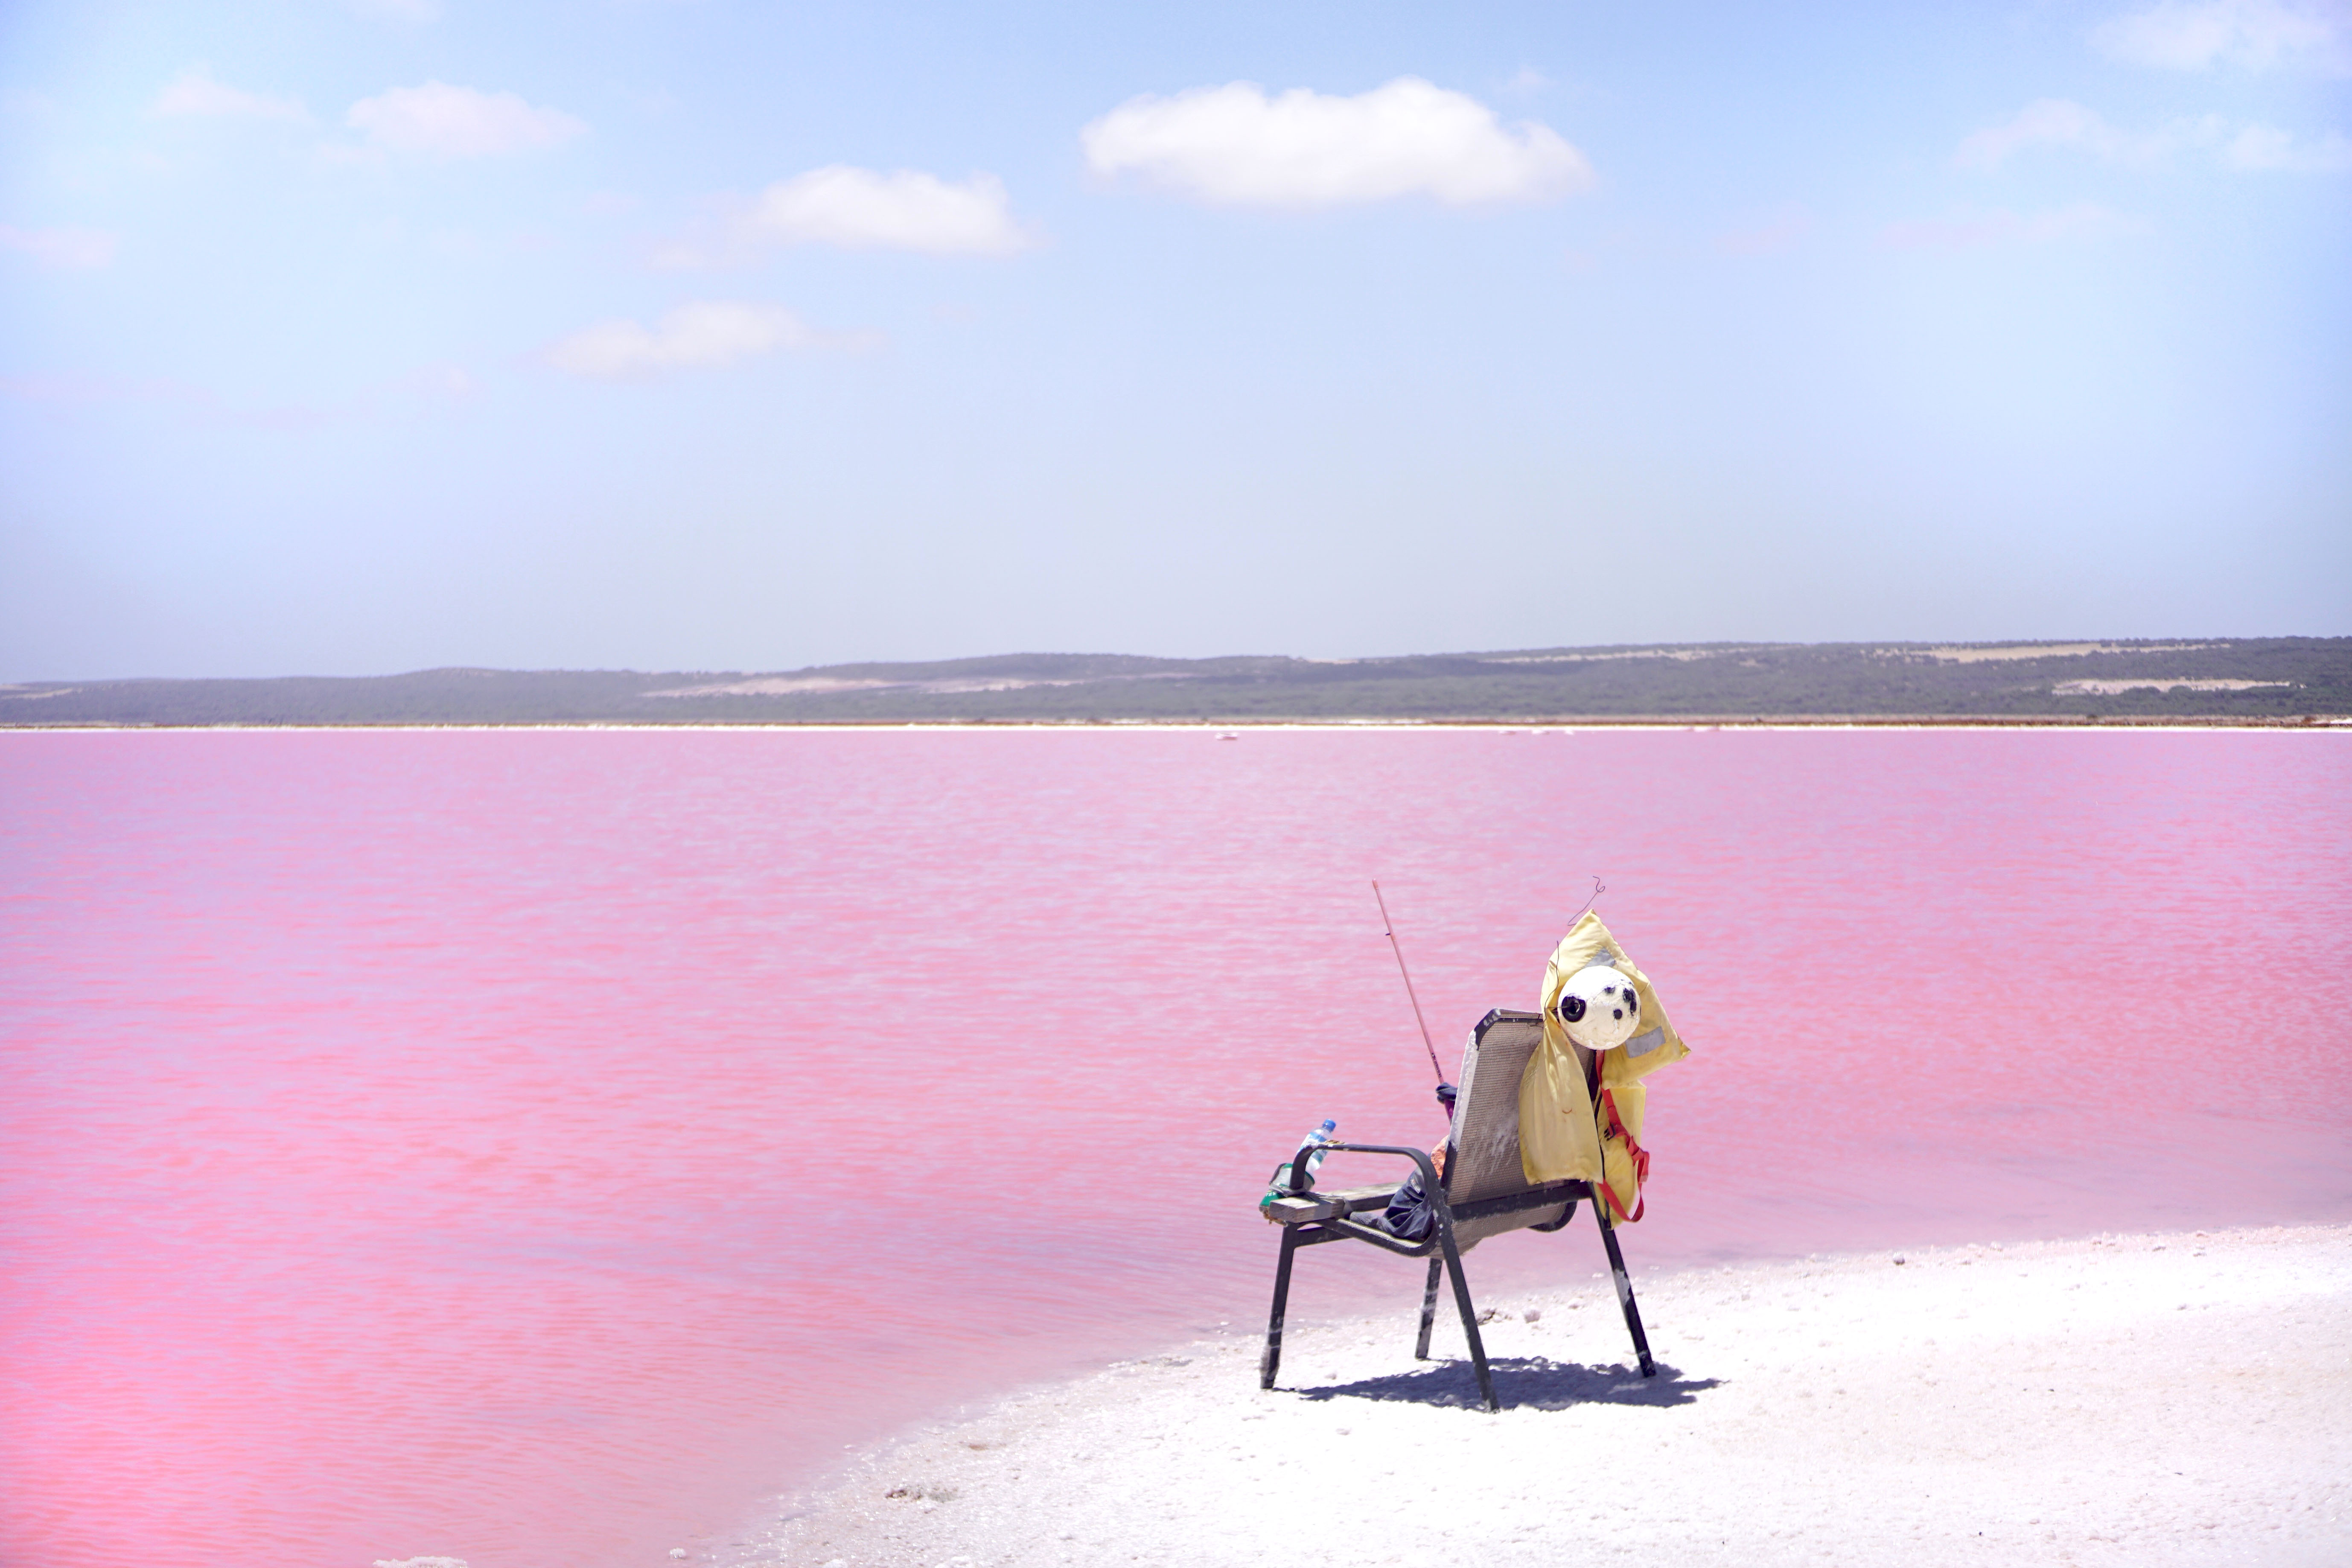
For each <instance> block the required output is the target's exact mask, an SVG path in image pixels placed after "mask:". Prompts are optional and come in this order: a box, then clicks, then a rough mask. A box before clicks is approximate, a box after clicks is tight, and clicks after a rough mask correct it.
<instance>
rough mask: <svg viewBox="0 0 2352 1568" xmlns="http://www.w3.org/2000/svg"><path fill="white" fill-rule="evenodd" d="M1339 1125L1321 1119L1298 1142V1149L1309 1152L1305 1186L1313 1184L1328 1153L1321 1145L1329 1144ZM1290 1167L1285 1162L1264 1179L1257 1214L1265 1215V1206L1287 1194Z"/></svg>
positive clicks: (1287, 1161) (1287, 1162)
mask: <svg viewBox="0 0 2352 1568" xmlns="http://www.w3.org/2000/svg"><path fill="white" fill-rule="evenodd" d="M1338 1127H1339V1123H1338V1122H1337V1121H1333V1120H1332V1119H1331V1118H1329V1117H1328V1116H1327V1117H1325V1118H1324V1119H1323V1124H1322V1125H1321V1126H1319V1127H1318V1128H1317V1129H1315V1131H1312V1132H1309V1133H1308V1134H1307V1136H1306V1137H1304V1138H1302V1139H1300V1140H1299V1142H1298V1147H1299V1148H1300V1149H1301V1150H1302V1151H1311V1152H1308V1153H1307V1185H1308V1186H1310V1187H1311V1186H1313V1185H1314V1184H1315V1173H1316V1171H1317V1169H1318V1168H1319V1167H1320V1166H1321V1165H1322V1163H1323V1158H1324V1155H1325V1154H1326V1153H1327V1152H1328V1151H1327V1150H1325V1149H1324V1147H1323V1145H1324V1144H1326V1143H1328V1142H1331V1134H1332V1132H1333V1131H1335V1130H1336V1129H1337V1128H1338ZM1290 1166H1291V1162H1290V1161H1289V1160H1285V1161H1284V1162H1283V1163H1281V1164H1280V1165H1278V1166H1276V1168H1275V1173H1274V1174H1273V1175H1272V1176H1270V1177H1268V1178H1267V1179H1266V1186H1265V1196H1264V1197H1262V1198H1260V1199H1259V1200H1258V1201H1257V1206H1258V1212H1259V1213H1261V1214H1263V1213H1265V1209H1266V1206H1267V1205H1270V1204H1272V1203H1273V1202H1274V1200H1275V1199H1276V1198H1279V1197H1285V1196H1287V1195H1288V1194H1289V1192H1290Z"/></svg>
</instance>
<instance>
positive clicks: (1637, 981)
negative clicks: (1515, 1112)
mask: <svg viewBox="0 0 2352 1568" xmlns="http://www.w3.org/2000/svg"><path fill="white" fill-rule="evenodd" d="M1594 963H1607V964H1610V965H1611V966H1612V967H1613V968H1615V969H1616V970H1617V971H1618V972H1619V973H1622V974H1624V975H1625V976H1626V977H1628V978H1629V979H1631V980H1632V981H1633V986H1634V989H1635V990H1636V991H1638V992H1639V993H1640V994H1641V998H1642V1023H1643V1030H1642V1032H1641V1033H1640V1034H1638V1035H1635V1036H1634V1037H1633V1038H1632V1039H1630V1040H1628V1041H1626V1042H1625V1043H1624V1044H1623V1045H1622V1046H1620V1047H1617V1048H1616V1049H1615V1050H1612V1051H1603V1052H1601V1083H1600V1090H1601V1093H1600V1097H1599V1098H1600V1103H1599V1104H1595V1103H1594V1100H1595V1097H1594V1096H1593V1095H1592V1094H1591V1093H1589V1092H1587V1091H1586V1089H1585V1087H1584V1068H1583V1065H1582V1064H1581V1063H1580V1062H1579V1061H1578V1060H1577V1055H1576V1047H1575V1046H1574V1045H1572V1044H1571V1043H1570V1040H1569V1037H1568V1030H1567V1027H1566V1026H1564V1025H1562V1024H1561V1023H1560V1021H1559V1014H1557V1013H1555V1012H1554V1011H1553V1010H1552V1009H1553V1007H1554V1005H1557V1004H1558V1002H1559V988H1560V987H1561V986H1562V985H1563V984H1566V983H1567V981H1568V977H1569V976H1570V975H1571V974H1574V973H1576V972H1577V971H1578V970H1580V969H1584V968H1587V967H1590V966H1591V965H1592V964H1594ZM1688 1055H1690V1048H1689V1047H1686V1046H1685V1045H1684V1044H1683V1042H1682V1037H1681V1036H1679V1035H1677V1034H1675V1026H1674V1025H1673V1023H1672V1022H1670V1021H1669V1020H1668V1019H1667V1017H1666V1010H1665V1009H1664V1007H1662V1006H1660V1005H1658V994H1657V993H1656V992H1655V991H1654V990H1653V989H1651V986H1650V977H1649V976H1648V975H1646V974H1643V973H1642V972H1641V970H1640V969H1638V968H1636V967H1635V966H1634V963H1633V960H1632V959H1630V958H1628V957H1626V956H1625V950H1624V949H1623V948H1622V947H1620V946H1618V945H1617V939H1616V938H1614V937H1612V936H1611V935H1610V934H1609V928H1608V927H1607V926H1604V925H1602V924H1601V917H1600V916H1599V915H1596V914H1591V913H1587V914H1586V915H1585V916H1584V917H1583V918H1582V919H1580V920H1579V921H1577V922H1576V924H1575V926H1574V927H1573V928H1571V929H1570V931H1569V933H1568V934H1567V935H1566V936H1564V937H1562V938H1560V939H1559V947H1557V948H1555V949H1554V950H1553V951H1552V955H1551V962H1550V963H1548V964H1546V965H1545V966H1544V987H1543V1044H1542V1045H1540V1046H1538V1047H1536V1054H1535V1055H1534V1056H1532V1057H1530V1058H1528V1068H1527V1071H1526V1072H1525V1073H1523V1074H1522V1075H1521V1076H1520V1078H1519V1163H1520V1166H1521V1168H1522V1169H1523V1170H1524V1171H1525V1173H1526V1175H1527V1178H1528V1182H1529V1183H1530V1184H1537V1183H1542V1182H1592V1183H1595V1184H1601V1183H1605V1184H1606V1190H1605V1192H1604V1191H1601V1189H1600V1188H1599V1187H1596V1192H1595V1195H1596V1197H1597V1198H1599V1199H1600V1200H1601V1202H1603V1203H1604V1204H1605V1205H1606V1206H1607V1211H1608V1212H1607V1217H1608V1218H1609V1219H1610V1220H1611V1222H1612V1223H1618V1222H1622V1221H1629V1220H1636V1219H1639V1218H1641V1217H1642V1180H1643V1176H1644V1175H1646V1174H1647V1172H1648V1168H1649V1163H1650V1157H1649V1155H1648V1153H1647V1152H1644V1151H1643V1148H1642V1111H1643V1100H1644V1099H1645V1098H1646V1094H1647V1091H1646V1090H1645V1089H1643V1087H1642V1079H1645V1078H1647V1077H1648V1076H1649V1075H1650V1074H1652V1073H1654V1072H1655V1071H1656V1070H1657V1069H1658V1068H1662V1067H1664V1066H1665V1065H1666V1064H1667V1063H1668V1062H1678V1061H1680V1060H1682V1059H1683V1058H1685V1057H1686V1056H1688Z"/></svg>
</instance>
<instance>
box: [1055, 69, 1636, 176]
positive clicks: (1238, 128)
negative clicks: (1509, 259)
mask: <svg viewBox="0 0 2352 1568" xmlns="http://www.w3.org/2000/svg"><path fill="white" fill-rule="evenodd" d="M1078 141H1079V143H1080V145H1082V146H1083V147H1084V148H1085V150H1086V156H1087V165H1088V167H1090V168H1092V169H1093V170H1094V171H1095V172H1096V173H1097V174H1104V175H1109V176H1116V175H1118V174H1139V175H1140V176H1142V177H1143V178H1145V179H1147V180H1150V181H1151V182H1152V183H1153V184H1159V185H1162V186H1165V187H1167V188H1169V189H1171V190H1175V191H1179V192H1181V193H1183V194H1184V195H1190V196H1192V197H1195V198H1197V199H1199V200H1202V201H1205V202H1213V203H1218V204H1223V205H1235V206H1271V207H1325V206H1339V205H1346V204H1349V203H1357V202H1377V201H1386V200H1389V199H1391V198H1393V197H1397V196H1410V195H1426V196H1431V197H1433V198H1435V199H1436V200H1438V201H1441V202H1444V203H1445V204H1447V205H1453V206H1467V205H1475V204H1479V203H1487V202H1528V201H1543V200H1548V199H1550V198H1553V197H1557V196H1563V195H1569V194H1570V193H1571V192H1574V191H1580V190H1583V189H1584V188H1586V187H1587V186H1589V185H1591V184H1592V177H1593V176H1592V166H1591V163H1587V162H1586V161H1585V157H1584V154H1583V153H1580V152H1578V151H1577V150H1576V149H1575V148H1574V147H1572V146H1570V144H1569V143H1568V142H1566V141H1564V140H1562V139H1561V137H1560V136H1559V132H1555V131H1553V130H1551V129H1550V128H1549V126H1544V125H1539V124H1537V123H1536V122H1534V121H1521V122H1520V123H1519V124H1518V125H1517V126H1514V127H1508V128H1507V127H1505V126H1504V125H1503V124H1502V122H1501V121H1499V120H1497V119H1496V115H1495V111H1494V110H1491V109H1489V108H1487V107H1486V105H1485V104H1483V103H1480V102H1479V101H1478V100H1475V99H1474V98H1470V97H1467V96H1465V95H1464V94H1462V93H1458V92H1450V91H1447V90H1446V89H1444V88H1440V87H1436V86H1433V85H1432V84H1431V83H1429V82H1426V81H1423V80H1422V79H1420V78H1418V77H1409V76H1408V77H1399V78H1398V79H1396V80H1394V81H1392V82H1390V83H1389V84H1388V85H1386V86H1385V87H1379V88H1374V89H1372V90H1371V91H1370V92H1363V93H1358V94H1357V95H1356V96H1354V97H1353V98H1343V97H1338V96H1333V95H1326V94H1323V93H1318V92H1314V91H1311V90H1309V89H1306V88H1293V89H1291V90H1289V91H1288V92H1285V93H1282V94H1281V95H1279V96H1278V97H1274V98H1268V97H1267V96H1266V93H1265V89H1263V88H1261V87H1259V86H1258V85H1257V84H1256V83H1255V82H1246V81H1237V82H1232V83H1228V84H1227V85H1226V86H1223V87H1197V88H1192V89H1189V90H1187V91H1184V92H1180V93H1178V94H1176V95H1175V96H1174V97H1172V98H1158V97H1154V96H1152V95H1150V94H1148V93H1147V94H1146V95H1144V96H1143V97H1141V98H1137V99H1132V100H1129V101H1128V102H1126V103H1123V104H1121V105H1119V106H1118V108H1117V109H1114V110H1111V111H1110V112H1109V113H1108V114H1106V115H1104V116H1103V117H1102V118H1101V119H1099V120H1097V121H1094V122H1093V123H1092V124H1090V125H1088V126H1087V127H1086V129H1085V130H1083V131H1081V132H1079V133H1078Z"/></svg>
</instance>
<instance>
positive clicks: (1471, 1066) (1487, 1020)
mask: <svg viewBox="0 0 2352 1568" xmlns="http://www.w3.org/2000/svg"><path fill="white" fill-rule="evenodd" d="M1542 1043H1543V1016H1542V1015H1541V1014H1538V1013H1515V1012H1511V1011H1508V1010H1507V1009H1504V1008H1500V1007H1498V1008H1496V1010H1495V1011H1493V1012H1491V1013H1489V1014H1487V1015H1486V1016H1485V1017H1484V1018H1481V1019H1480V1020H1478V1026H1477V1027H1476V1028H1475V1029H1472V1030H1471V1031H1470V1038H1469V1040H1468V1041H1467V1042H1466V1043H1465V1045H1464V1046H1463V1047H1462V1077H1461V1079H1460V1081H1459V1084H1458V1086H1457V1088H1456V1089H1455V1091H1454V1130H1453V1131H1452V1132H1451V1133H1450V1134H1448V1135H1447V1138H1446V1148H1447V1152H1446V1156H1445V1195H1446V1197H1447V1199H1448V1201H1450V1202H1453V1203H1455V1204H1466V1203H1475V1202H1476V1201H1477V1200H1478V1199H1480V1198H1499V1197H1503V1196H1506V1195H1507V1194H1511V1193H1523V1192H1526V1191H1527V1190H1528V1178H1527V1173H1526V1172H1525V1170H1524V1169H1523V1168H1522V1167H1521V1165H1520V1163H1519V1078H1520V1075H1521V1074H1523V1073H1525V1072H1526V1071H1527V1068H1528V1058H1531V1057H1533V1056H1534V1055H1535V1054H1536V1047H1538V1046H1539V1045H1541V1044H1542ZM1575 1050H1576V1056H1577V1062H1578V1065H1579V1066H1580V1067H1582V1068H1584V1069H1585V1071H1586V1072H1587V1073H1588V1074H1589V1073H1590V1072H1591V1069H1592V1060H1591V1053H1590V1052H1588V1051H1587V1050H1585V1049H1584V1047H1581V1046H1578V1047H1575ZM1553 1217H1555V1212H1554V1211H1553V1210H1550V1209H1533V1210H1528V1211H1526V1212H1523V1213H1520V1214H1514V1215H1495V1216H1494V1217H1492V1218H1490V1219H1481V1220H1470V1221H1466V1222H1465V1223H1464V1224H1462V1225H1459V1226H1455V1227H1454V1239H1455V1241H1456V1242H1457V1243H1458V1244H1459V1245H1461V1246H1462V1247H1470V1246H1471V1245H1473V1244H1474V1243H1475V1242H1477V1241H1479V1240H1481V1239H1483V1238H1484V1237H1489V1236H1495V1235H1497V1234H1499V1233H1501V1232H1503V1231H1507V1230H1518V1229H1521V1228H1524V1227H1525V1226H1530V1225H1542V1224H1544V1223H1546V1222H1548V1221H1549V1220H1550V1219H1552V1218H1553Z"/></svg>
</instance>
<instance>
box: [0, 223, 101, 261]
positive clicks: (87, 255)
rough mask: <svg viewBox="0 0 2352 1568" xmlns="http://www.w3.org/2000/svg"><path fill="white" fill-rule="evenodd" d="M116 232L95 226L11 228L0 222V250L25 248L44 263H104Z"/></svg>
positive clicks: (24, 251) (21, 249) (25, 250)
mask: <svg viewBox="0 0 2352 1568" xmlns="http://www.w3.org/2000/svg"><path fill="white" fill-rule="evenodd" d="M114 243H115V242H114V236H112V235H110V234H104V233H101V232H100V231H99V230H97V229H94V228H12V227H10V226H8V225H6V224H5V223H0V250H16V251H22V252H23V253H24V254H26V256H29V257H31V258H33V259H34V260H36V261H37V262H39V263H40V264H41V265H42V266H44V267H61V268H80V267H103V266H105V265H106V264H107V263H108V262H110V261H112V260H113V259H114Z"/></svg>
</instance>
